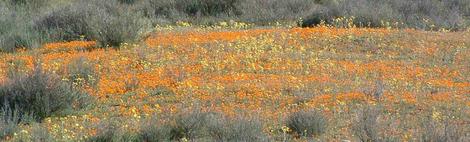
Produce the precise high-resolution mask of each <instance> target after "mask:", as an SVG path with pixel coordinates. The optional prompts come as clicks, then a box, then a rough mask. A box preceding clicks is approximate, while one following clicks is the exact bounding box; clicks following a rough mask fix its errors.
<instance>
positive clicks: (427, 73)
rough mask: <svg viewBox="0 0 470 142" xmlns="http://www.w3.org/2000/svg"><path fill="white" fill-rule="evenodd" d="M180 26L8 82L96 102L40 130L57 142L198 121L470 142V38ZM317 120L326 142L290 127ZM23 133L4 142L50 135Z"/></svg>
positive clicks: (65, 49)
mask: <svg viewBox="0 0 470 142" xmlns="http://www.w3.org/2000/svg"><path fill="white" fill-rule="evenodd" d="M226 24H227V23H224V24H221V25H222V26H224V25H225V26H226ZM180 25H181V26H173V27H171V26H167V27H157V28H155V32H154V33H152V34H151V35H150V36H149V37H147V38H146V39H144V40H143V41H141V42H138V43H124V44H121V47H120V48H95V46H96V44H97V43H96V42H94V41H85V40H82V41H71V42H54V43H46V44H44V45H43V47H42V48H38V49H33V50H22V51H18V52H16V53H0V81H1V82H8V80H9V78H8V74H9V73H11V72H17V73H26V74H27V73H30V72H33V70H34V66H35V64H39V66H41V67H42V69H43V70H44V71H45V72H48V73H52V74H57V75H58V76H60V78H61V80H62V81H64V82H71V84H72V85H73V87H74V88H79V89H80V90H82V91H84V92H86V93H88V94H90V96H92V98H93V100H92V101H91V102H92V104H91V105H90V106H88V107H86V108H85V109H82V110H80V111H78V112H74V113H71V114H69V115H62V116H51V117H47V118H45V119H44V120H42V121H41V122H40V123H38V124H35V125H41V127H42V128H43V129H44V130H43V131H46V130H47V133H48V135H50V138H51V139H52V140H54V141H88V140H89V139H90V138H93V137H95V136H97V135H100V134H102V131H103V128H105V127H107V126H109V125H111V124H114V125H113V128H115V129H116V131H118V132H119V133H123V134H124V133H125V134H129V136H128V137H138V135H139V134H138V133H139V131H141V129H142V127H143V126H145V124H143V123H146V122H147V120H149V119H157V120H156V121H158V123H162V124H164V123H169V124H173V123H175V119H176V118H175V116H177V115H181V114H189V113H191V112H201V113H202V112H210V113H217V114H221V115H223V116H225V117H227V118H230V119H232V118H233V119H238V118H244V119H249V120H250V121H256V122H257V123H259V124H260V129H259V131H260V132H261V133H262V134H263V135H265V136H264V138H263V139H259V141H310V140H318V141H364V140H366V141H369V140H370V141H426V138H428V137H431V138H430V139H431V140H434V139H433V138H434V137H432V136H437V137H440V136H442V137H445V138H448V139H445V140H444V141H453V140H456V141H468V140H470V32H465V31H461V32H431V31H419V30H411V29H391V28H355V27H351V28H334V27H329V26H318V27H313V28H296V27H250V25H243V24H241V25H239V24H237V26H234V27H222V28H220V27H219V28H214V27H198V26H191V25H189V24H185V23H182V24H180ZM84 70H86V71H84ZM305 110H309V111H315V112H317V113H319V115H322V116H324V121H321V124H322V126H323V124H324V127H321V128H318V129H321V130H319V133H318V134H317V133H314V134H313V135H311V134H310V133H307V130H305V133H302V132H298V131H296V129H295V128H294V127H292V126H291V125H289V123H288V120H289V118H291V116H292V114H293V113H296V112H299V111H305ZM370 110H379V111H378V112H377V113H378V114H376V116H375V117H372V116H374V115H373V114H370V112H371V111H370ZM369 115H371V116H369ZM363 116H367V117H363ZM370 118H373V119H370ZM363 119H364V120H365V122H364V120H363ZM369 121H370V122H369ZM368 124H370V125H368ZM359 125H360V126H359ZM362 125H364V126H363V127H362ZM237 126H238V125H237ZM19 127H20V128H19V130H18V131H15V132H14V134H12V135H11V136H7V137H5V138H4V139H3V140H8V141H16V140H20V139H35V138H34V137H35V136H36V135H38V134H35V133H37V131H38V130H36V129H37V128H34V127H33V126H32V125H26V124H21V125H20V126H19ZM248 128H249V127H247V128H246V129H248ZM244 129H245V128H244ZM369 129H370V130H369ZM371 130H372V131H371ZM242 131H243V130H242ZM246 131H248V130H246ZM301 131H302V130H301ZM454 131H455V132H454ZM370 132H373V133H374V134H370ZM116 133H117V132H116ZM430 135H431V136H430ZM207 137H210V136H209V135H203V134H202V135H196V136H193V135H190V134H186V135H183V136H182V137H178V138H176V139H172V141H212V140H209V139H208V138H207ZM454 137H458V138H457V139H452V138H454ZM45 141H48V140H45ZM116 141H131V140H124V139H120V140H116ZM215 141H219V140H215ZM227 141H230V140H227ZM234 141H240V140H234ZM248 141H249V140H248Z"/></svg>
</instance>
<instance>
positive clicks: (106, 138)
mask: <svg viewBox="0 0 470 142" xmlns="http://www.w3.org/2000/svg"><path fill="white" fill-rule="evenodd" d="M118 123H122V122H116V121H115V120H108V122H105V123H103V124H100V126H99V127H98V134H96V135H95V136H92V137H90V138H88V139H87V140H86V141H88V142H141V141H142V138H141V137H140V136H139V135H138V134H135V133H132V132H130V131H127V130H124V129H123V128H121V127H119V126H118V125H119V124H118Z"/></svg>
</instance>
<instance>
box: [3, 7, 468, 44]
mask: <svg viewBox="0 0 470 142" xmlns="http://www.w3.org/2000/svg"><path fill="white" fill-rule="evenodd" d="M469 9H470V2H468V1H467V0H449V1H436V0H413V1H407V0H397V1H387V0H378V1H377V0H360V1H352V0H332V1H323V0H315V1H312V0H291V1H285V0H252V1H248V0H102V1H100V0H92V1H85V0H70V1H60V2H59V1H46V0H40V1H27V0H21V1H16V0H7V1H2V2H0V10H1V11H2V14H1V15H0V16H1V17H0V18H1V19H2V20H0V23H1V25H2V26H1V27H0V33H1V36H0V45H1V48H0V49H1V51H4V52H11V51H14V50H16V49H17V48H35V47H41V46H42V44H43V43H45V42H55V41H73V40H80V39H81V40H83V39H85V40H93V41H97V42H98V43H97V44H98V45H99V47H119V46H120V45H121V44H122V43H129V42H131V43H132V42H137V41H139V40H142V38H144V37H148V35H149V32H150V31H152V29H151V27H152V26H157V25H162V24H163V25H165V24H166V25H168V24H175V23H177V22H181V21H188V22H191V23H195V24H204V25H214V24H217V23H218V22H219V21H229V20H236V21H242V22H249V23H256V24H259V25H273V23H279V22H285V23H295V22H297V23H298V26H301V27H311V26H317V25H319V24H321V23H322V22H323V23H325V24H329V25H338V23H342V22H345V21H344V20H347V19H350V18H351V20H350V21H346V22H351V23H352V24H354V25H355V26H357V27H394V28H415V29H423V30H453V31H455V30H465V29H467V28H468V26H469V20H468V19H469V15H470V12H469V11H470V10H469ZM339 27H344V26H339Z"/></svg>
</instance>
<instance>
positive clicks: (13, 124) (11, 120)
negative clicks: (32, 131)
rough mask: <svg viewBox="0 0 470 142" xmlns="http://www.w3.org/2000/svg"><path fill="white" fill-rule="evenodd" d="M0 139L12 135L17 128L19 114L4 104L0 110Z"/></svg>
mask: <svg viewBox="0 0 470 142" xmlns="http://www.w3.org/2000/svg"><path fill="white" fill-rule="evenodd" d="M0 117H1V118H0V140H3V139H5V138H7V137H12V136H13V133H15V132H16V131H17V129H18V123H19V121H20V119H21V118H20V116H19V114H18V111H14V110H11V108H10V107H9V106H4V107H3V108H2V110H1V112H0Z"/></svg>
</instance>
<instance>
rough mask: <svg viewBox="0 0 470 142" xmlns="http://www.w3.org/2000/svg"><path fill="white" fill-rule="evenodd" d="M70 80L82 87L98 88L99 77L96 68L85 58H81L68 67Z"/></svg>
mask: <svg viewBox="0 0 470 142" xmlns="http://www.w3.org/2000/svg"><path fill="white" fill-rule="evenodd" d="M67 74H68V80H69V81H70V82H72V84H74V85H76V86H80V87H85V86H89V87H96V86H97V85H98V82H99V76H98V74H97V73H96V72H95V68H94V66H93V65H92V64H91V63H90V61H88V60H87V59H86V58H84V57H80V58H78V59H76V60H73V61H72V62H70V64H69V65H68V67H67Z"/></svg>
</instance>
